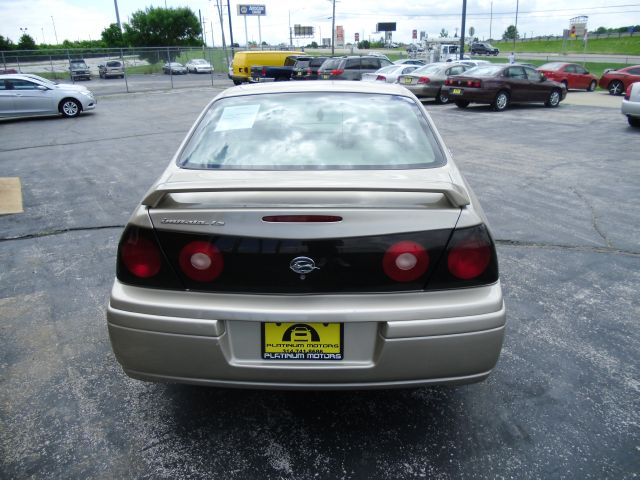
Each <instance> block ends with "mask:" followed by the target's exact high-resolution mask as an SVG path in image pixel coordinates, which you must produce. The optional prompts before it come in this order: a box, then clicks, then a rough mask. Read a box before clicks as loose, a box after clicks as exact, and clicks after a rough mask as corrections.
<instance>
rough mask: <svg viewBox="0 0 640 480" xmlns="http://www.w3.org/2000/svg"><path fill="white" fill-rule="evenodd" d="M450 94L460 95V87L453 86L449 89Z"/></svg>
mask: <svg viewBox="0 0 640 480" xmlns="http://www.w3.org/2000/svg"><path fill="white" fill-rule="evenodd" d="M451 95H462V89H461V88H454V89H452V90H451Z"/></svg>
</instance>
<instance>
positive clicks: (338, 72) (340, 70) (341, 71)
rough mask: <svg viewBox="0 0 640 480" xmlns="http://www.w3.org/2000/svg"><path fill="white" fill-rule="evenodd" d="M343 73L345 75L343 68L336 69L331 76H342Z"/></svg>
mask: <svg viewBox="0 0 640 480" xmlns="http://www.w3.org/2000/svg"><path fill="white" fill-rule="evenodd" d="M343 73H344V70H343V69H341V68H335V69H333V70H331V75H342V74H343Z"/></svg>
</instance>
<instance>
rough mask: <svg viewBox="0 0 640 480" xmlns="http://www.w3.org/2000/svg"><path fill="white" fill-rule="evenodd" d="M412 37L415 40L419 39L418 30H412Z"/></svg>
mask: <svg viewBox="0 0 640 480" xmlns="http://www.w3.org/2000/svg"><path fill="white" fill-rule="evenodd" d="M411 38H413V39H414V40H417V39H418V30H414V31H413V32H411Z"/></svg>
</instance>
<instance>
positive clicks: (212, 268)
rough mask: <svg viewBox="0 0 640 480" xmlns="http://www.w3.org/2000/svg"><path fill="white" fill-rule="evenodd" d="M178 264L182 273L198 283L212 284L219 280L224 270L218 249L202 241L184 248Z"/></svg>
mask: <svg viewBox="0 0 640 480" xmlns="http://www.w3.org/2000/svg"><path fill="white" fill-rule="evenodd" d="M178 262H179V264H180V269H181V270H182V272H183V273H184V274H185V275H186V276H187V277H189V278H190V279H191V280H195V281H196V282H211V281H213V280H215V279H216V278H218V277H219V276H220V274H221V273H222V270H223V269H224V259H223V257H222V253H221V252H220V250H218V247H216V246H215V245H213V244H212V243H210V242H206V241H201V240H196V241H193V242H190V243H188V244H186V245H185V246H184V247H182V250H180V255H179V257H178Z"/></svg>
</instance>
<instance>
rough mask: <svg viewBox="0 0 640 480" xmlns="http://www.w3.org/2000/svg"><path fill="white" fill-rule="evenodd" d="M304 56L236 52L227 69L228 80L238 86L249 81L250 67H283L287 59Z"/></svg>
mask: <svg viewBox="0 0 640 480" xmlns="http://www.w3.org/2000/svg"><path fill="white" fill-rule="evenodd" d="M301 55H305V53H304V52H291V51H280V50H263V51H261V50H256V51H245V52H236V54H235V56H234V57H233V62H232V63H231V67H230V68H229V78H231V80H233V83H234V84H236V85H240V84H241V83H243V82H249V81H251V67H252V66H253V65H265V66H274V67H278V66H283V65H284V64H285V62H286V60H287V58H289V57H296V56H301Z"/></svg>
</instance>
